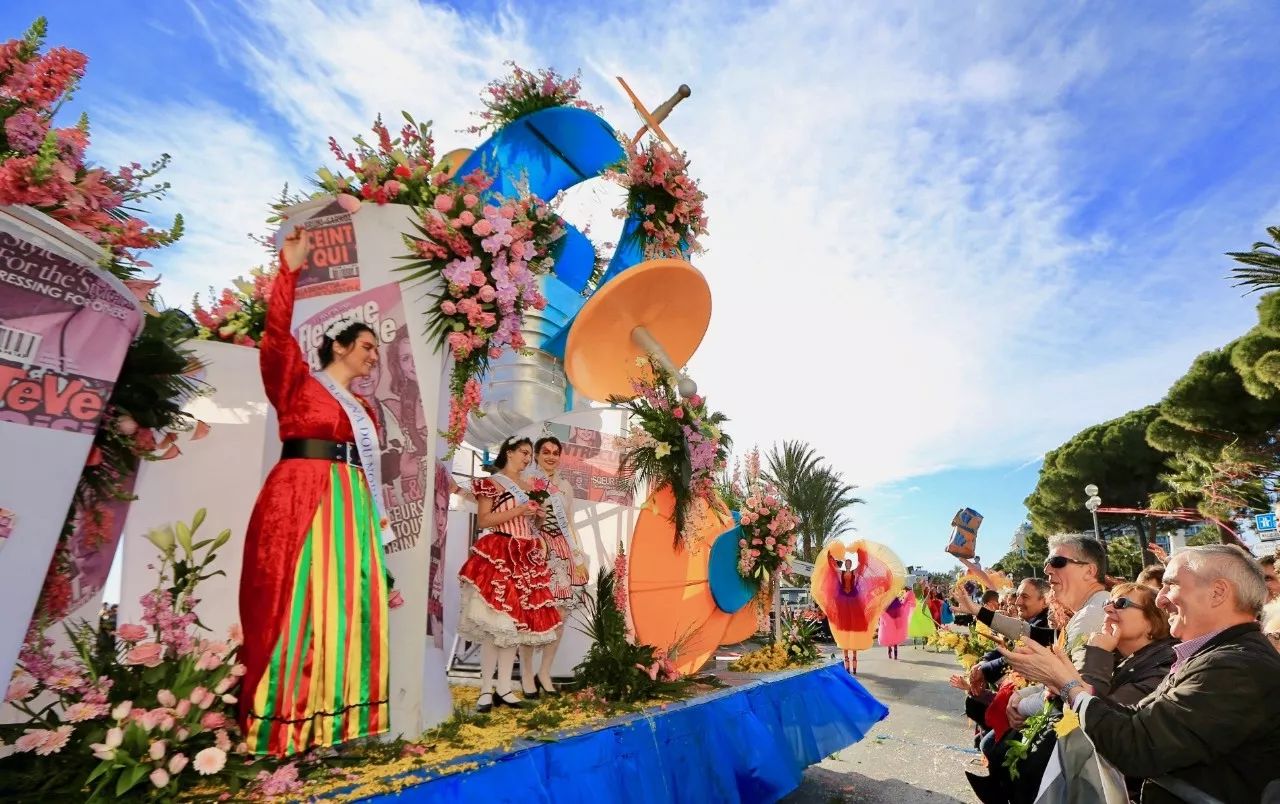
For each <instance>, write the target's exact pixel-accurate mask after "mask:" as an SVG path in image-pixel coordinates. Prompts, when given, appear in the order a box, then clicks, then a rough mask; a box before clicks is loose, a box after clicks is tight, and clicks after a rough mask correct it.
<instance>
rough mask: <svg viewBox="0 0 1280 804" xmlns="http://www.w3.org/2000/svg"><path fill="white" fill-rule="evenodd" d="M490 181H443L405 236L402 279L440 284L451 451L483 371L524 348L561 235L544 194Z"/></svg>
mask: <svg viewBox="0 0 1280 804" xmlns="http://www.w3.org/2000/svg"><path fill="white" fill-rule="evenodd" d="M440 175H441V174H437V176H440ZM491 184H492V180H491V179H490V178H489V177H488V176H486V175H485V174H484V173H483V172H481V171H479V170H477V171H475V172H473V173H471V174H470V175H468V176H466V177H465V178H464V179H463V181H462V184H460V185H459V184H452V183H448V184H445V183H441V184H440V185H439V186H438V187H437V188H436V193H437V194H436V196H435V198H434V200H433V201H432V203H431V205H430V206H429V207H427V208H425V209H422V210H420V214H421V219H420V221H415V223H414V229H415V230H416V234H412V235H406V236H405V241H406V244H407V245H408V246H409V247H410V249H411V250H412V253H411V254H410V255H409V256H407V257H405V258H404V259H406V260H411V262H409V263H408V264H407V265H404V266H401V268H400V270H403V271H405V272H406V277H405V279H404V280H403V281H405V282H412V283H417V282H431V281H439V282H440V283H441V284H442V285H443V289H442V291H441V293H440V295H439V296H438V297H437V300H436V304H435V307H434V309H433V310H432V311H431V312H430V314H429V318H428V321H427V334H428V336H429V337H431V338H433V339H435V340H436V341H437V342H438V343H439V344H440V345H441V346H442V347H447V348H448V349H449V352H450V353H451V354H452V356H453V360H454V363H453V370H452V372H451V373H450V375H449V391H450V394H451V396H450V400H449V429H448V431H447V432H446V433H445V440H446V441H447V442H448V444H449V447H450V449H449V453H448V455H446V458H447V457H449V456H450V455H452V454H453V452H454V451H455V450H456V449H457V448H458V447H459V446H460V445H461V444H462V442H463V439H464V438H465V437H466V434H467V417H468V416H469V415H470V414H471V412H472V411H474V410H477V409H478V408H479V406H480V403H481V401H482V395H481V391H480V380H479V377H480V375H482V374H483V373H484V371H485V369H486V368H488V365H489V360H490V359H491V358H496V357H499V356H500V355H501V354H502V353H503V350H505V349H517V350H518V349H522V348H524V336H523V335H522V334H521V331H520V330H521V327H522V326H523V324H524V312H525V310H526V309H528V308H533V309H535V310H541V309H543V308H545V307H546V306H547V300H546V298H545V297H544V296H543V295H542V292H541V291H540V290H539V289H538V276H539V275H541V274H545V273H547V272H548V271H550V270H551V267H552V264H553V260H552V259H551V257H550V256H549V255H550V252H551V247H552V244H553V243H555V241H556V240H558V239H559V238H561V237H562V236H563V235H564V226H563V225H562V224H561V223H560V219H559V218H558V217H557V216H556V215H555V214H554V213H553V212H552V211H551V208H550V207H549V206H548V205H547V204H546V202H544V201H542V200H541V199H538V198H535V197H533V196H528V195H526V196H522V197H520V198H514V199H492V198H491V199H488V200H486V199H485V198H484V197H483V195H484V192H485V191H486V190H488V189H489V187H490V185H491Z"/></svg>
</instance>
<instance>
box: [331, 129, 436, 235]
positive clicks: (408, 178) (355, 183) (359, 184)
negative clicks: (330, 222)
mask: <svg viewBox="0 0 1280 804" xmlns="http://www.w3.org/2000/svg"><path fill="white" fill-rule="evenodd" d="M400 114H401V115H403V116H404V119H405V125H404V127H403V128H401V129H400V136H399V137H395V138H393V137H392V136H391V131H390V130H389V129H388V128H387V127H386V125H385V124H383V122H382V115H378V117H377V118H376V119H375V120H374V121H373V126H372V128H373V136H374V138H375V139H376V141H377V143H378V144H377V147H374V146H371V145H369V143H368V142H366V141H365V139H364V138H363V137H361V136H356V137H354V138H353V140H354V141H355V144H356V148H355V150H354V151H352V152H350V153H348V152H347V151H346V150H345V149H343V147H342V146H341V145H339V144H338V140H337V139H335V138H334V137H330V138H329V150H330V151H332V152H333V155H334V156H335V157H337V158H338V161H339V162H341V163H342V164H343V166H345V167H346V168H347V170H350V171H351V172H352V173H353V174H354V175H352V176H346V175H344V174H342V173H337V174H335V173H333V172H332V171H330V170H329V169H328V168H320V169H319V170H317V171H316V176H317V177H318V179H319V181H318V184H319V185H320V188H321V191H322V192H324V193H333V194H335V195H337V196H338V203H340V204H342V207H343V209H345V210H346V211H347V212H355V211H356V210H358V209H359V208H360V200H361V199H363V200H365V201H372V202H374V203H375V204H378V205H382V204H390V203H396V204H409V205H411V206H427V205H429V204H430V203H431V202H432V200H434V199H435V196H436V190H437V188H438V187H439V186H440V185H442V184H444V183H445V182H446V181H448V177H447V176H446V175H444V174H443V173H441V172H440V171H439V170H437V166H436V164H435V159H436V152H435V140H434V139H433V138H432V136H431V124H430V123H419V122H418V121H416V120H414V119H413V117H412V116H411V115H410V114H409V113H408V112H401V113H400Z"/></svg>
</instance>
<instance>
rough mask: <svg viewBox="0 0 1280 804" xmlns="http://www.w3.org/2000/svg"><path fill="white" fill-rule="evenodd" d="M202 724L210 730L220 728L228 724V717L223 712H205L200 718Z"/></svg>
mask: <svg viewBox="0 0 1280 804" xmlns="http://www.w3.org/2000/svg"><path fill="white" fill-rule="evenodd" d="M200 725H201V726H203V727H204V728H206V729H208V730H209V731H213V730H214V729H220V728H222V727H223V726H225V725H227V718H226V716H225V715H223V714H222V713H221V712H205V713H204V716H203V717H201V718H200Z"/></svg>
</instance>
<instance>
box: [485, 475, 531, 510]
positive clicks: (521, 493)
mask: <svg viewBox="0 0 1280 804" xmlns="http://www.w3.org/2000/svg"><path fill="white" fill-rule="evenodd" d="M491 477H492V480H493V482H494V483H497V484H498V485H499V486H502V487H503V488H504V489H506V490H507V492H508V493H509V494H510V495H511V496H512V497H515V498H516V505H528V504H529V495H528V494H527V493H526V492H525V490H524V489H522V488H520V484H519V483H517V482H515V481H514V480H512V479H511V478H509V477H507V476H506V475H504V474H502V473H500V472H499V473H495V474H494V475H492V476H491Z"/></svg>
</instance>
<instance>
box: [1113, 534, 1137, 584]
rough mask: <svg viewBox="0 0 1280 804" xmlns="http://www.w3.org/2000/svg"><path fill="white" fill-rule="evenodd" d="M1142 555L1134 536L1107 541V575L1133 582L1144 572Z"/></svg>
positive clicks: (1114, 537)
mask: <svg viewBox="0 0 1280 804" xmlns="http://www.w3.org/2000/svg"><path fill="white" fill-rule="evenodd" d="M1142 553H1143V551H1142V550H1140V549H1139V548H1138V543H1137V542H1136V541H1134V538H1133V537H1132V536H1112V537H1109V538H1108V539H1107V574H1108V575H1110V576H1111V577H1113V578H1123V579H1125V580H1127V581H1132V580H1133V579H1134V578H1137V577H1138V573H1139V572H1141V571H1142Z"/></svg>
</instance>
